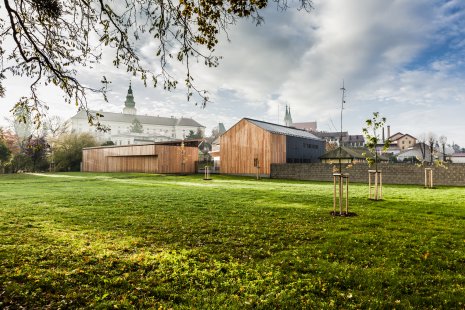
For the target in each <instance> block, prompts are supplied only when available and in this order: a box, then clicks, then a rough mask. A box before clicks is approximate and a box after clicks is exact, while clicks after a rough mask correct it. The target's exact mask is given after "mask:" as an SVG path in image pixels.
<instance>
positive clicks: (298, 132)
mask: <svg viewBox="0 0 465 310" xmlns="http://www.w3.org/2000/svg"><path fill="white" fill-rule="evenodd" d="M244 119H245V120H247V121H249V122H251V123H252V124H254V125H256V126H258V127H260V128H262V129H264V130H266V131H268V132H271V133H275V134H278V135H285V136H293V137H299V138H307V139H313V140H318V141H322V139H320V138H318V137H317V136H315V135H313V134H312V133H310V132H308V131H306V130H302V129H297V128H293V127H286V126H282V125H278V124H273V123H268V122H263V121H258V120H255V119H251V118H244Z"/></svg>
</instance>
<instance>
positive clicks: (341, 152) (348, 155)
mask: <svg viewBox="0 0 465 310" xmlns="http://www.w3.org/2000/svg"><path fill="white" fill-rule="evenodd" d="M363 153H366V154H367V155H370V152H369V151H368V149H366V148H360V147H357V148H352V147H345V146H340V147H338V148H336V149H334V150H332V151H329V152H327V153H325V154H323V155H322V156H320V159H366V156H364V155H362V154H363ZM368 157H372V156H368ZM378 160H380V161H388V158H386V157H385V156H383V155H378Z"/></svg>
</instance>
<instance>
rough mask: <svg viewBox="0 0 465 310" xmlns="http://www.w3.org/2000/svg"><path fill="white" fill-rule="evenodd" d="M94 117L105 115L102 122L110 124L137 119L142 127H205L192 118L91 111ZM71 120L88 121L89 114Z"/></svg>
mask: <svg viewBox="0 0 465 310" xmlns="http://www.w3.org/2000/svg"><path fill="white" fill-rule="evenodd" d="M90 113H91V114H92V115H95V114H96V113H100V114H102V115H103V117H102V118H101V120H102V121H109V122H123V123H131V122H132V121H133V120H134V119H135V118H137V119H138V120H139V122H140V123H141V124H142V125H145V124H148V125H163V126H192V127H205V126H203V125H201V124H199V123H198V122H197V121H195V120H193V119H192V118H185V117H181V118H175V117H159V116H149V115H132V114H124V113H113V112H100V111H99V112H97V111H91V112H90ZM71 119H87V114H86V112H85V111H79V112H78V113H77V114H76V115H74V116H73V117H71Z"/></svg>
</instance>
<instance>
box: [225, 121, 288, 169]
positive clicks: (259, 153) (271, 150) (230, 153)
mask: <svg viewBox="0 0 465 310" xmlns="http://www.w3.org/2000/svg"><path fill="white" fill-rule="evenodd" d="M220 145H221V148H220V156H221V157H220V158H221V164H220V165H221V168H220V171H221V173H225V174H255V173H257V169H256V168H255V167H254V158H258V160H259V162H260V174H267V175H269V174H270V173H271V170H270V166H271V164H272V163H285V162H286V137H285V136H283V135H277V134H272V133H270V132H268V131H266V130H264V129H262V128H260V127H258V126H256V125H254V124H252V123H250V122H249V121H247V120H244V119H243V120H241V121H240V122H239V123H237V124H236V125H234V126H233V127H232V128H231V129H229V130H228V131H227V132H225V133H224V134H223V135H222V136H221V138H220Z"/></svg>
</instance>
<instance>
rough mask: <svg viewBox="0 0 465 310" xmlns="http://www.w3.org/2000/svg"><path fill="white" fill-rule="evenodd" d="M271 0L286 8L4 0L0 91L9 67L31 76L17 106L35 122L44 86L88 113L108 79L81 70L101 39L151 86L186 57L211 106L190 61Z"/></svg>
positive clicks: (188, 81)
mask: <svg viewBox="0 0 465 310" xmlns="http://www.w3.org/2000/svg"><path fill="white" fill-rule="evenodd" d="M295 2H297V3H298V7H299V8H301V9H305V10H307V11H309V10H310V9H311V8H312V1H311V0H295ZM270 3H275V4H277V6H278V7H280V8H282V9H286V8H287V7H288V0H244V1H236V0H224V1H200V0H179V1H172V0H157V1H153V0H125V1H110V0H4V1H3V4H0V16H6V19H5V20H1V21H0V42H1V43H0V58H1V59H0V95H3V94H4V91H5V90H4V88H3V87H2V86H1V80H2V79H5V78H6V75H5V73H6V72H9V73H12V74H13V75H21V76H22V75H24V76H27V77H29V78H30V79H32V80H33V82H32V84H31V87H30V90H31V92H30V94H29V96H25V97H22V98H20V100H19V102H18V103H17V105H16V108H17V109H21V108H22V109H26V110H27V111H30V112H32V113H33V115H34V119H35V122H39V121H40V117H41V115H42V113H44V108H45V107H46V103H45V102H44V101H42V100H41V99H40V98H39V95H38V91H37V90H38V87H39V85H48V84H53V85H56V86H57V87H59V88H61V90H62V91H63V93H64V97H65V101H66V102H68V103H72V104H75V105H76V106H77V107H78V109H83V110H85V111H87V112H89V111H88V108H87V101H86V93H87V92H89V91H91V92H103V93H105V90H106V87H107V85H108V83H109V81H108V80H107V78H106V77H105V76H103V77H102V85H101V86H100V87H90V86H86V85H85V84H83V83H82V82H81V81H80V80H79V79H78V75H77V73H78V72H79V70H80V69H82V68H83V67H86V66H90V67H93V66H95V64H96V63H98V62H99V61H100V60H101V57H102V45H103V46H106V47H108V49H111V50H112V51H114V55H113V64H114V65H115V66H116V67H120V66H122V67H124V68H125V69H126V70H127V71H128V72H129V73H130V74H132V75H138V76H140V78H141V79H142V80H143V82H144V83H145V84H146V85H147V84H148V83H150V84H152V85H153V86H155V87H156V86H157V85H158V84H159V83H161V84H162V86H163V88H164V89H167V90H171V89H173V88H175V87H176V86H177V84H178V81H177V80H176V79H175V78H174V77H173V76H172V75H171V72H170V71H169V70H168V69H169V64H170V62H172V61H179V62H181V63H183V64H184V66H185V68H186V76H185V79H184V83H185V85H186V87H187V98H188V99H189V98H191V97H192V95H193V94H197V95H199V96H200V99H201V100H200V103H199V104H201V105H205V104H206V102H207V101H208V94H207V92H206V91H203V90H199V89H197V88H196V86H195V85H194V78H193V76H192V74H191V72H190V63H191V62H192V61H196V62H202V63H204V64H205V65H206V66H209V67H215V66H217V65H218V61H219V57H218V56H216V55H214V51H215V47H216V45H217V44H218V41H219V37H220V34H221V33H224V32H226V31H227V29H228V27H229V26H230V25H232V24H234V23H235V22H236V20H237V19H239V18H250V19H252V20H253V21H254V22H256V23H257V24H260V23H261V22H262V20H263V18H262V16H261V15H260V10H262V9H264V8H265V7H267V6H268V5H269V4H270ZM139 39H150V40H152V42H153V44H152V46H153V47H154V50H153V51H152V53H153V56H155V57H156V58H157V59H158V61H159V66H158V68H159V69H158V71H155V72H154V71H152V70H151V69H149V68H150V67H151V65H150V64H147V63H145V62H144V61H143V59H142V58H141V57H140V51H139V50H138V48H137V47H136V46H137V45H136V44H135V41H137V40H139ZM5 42H7V43H5ZM11 46H12V48H11ZM3 60H5V61H3ZM98 116H99V114H97V116H93V115H91V114H90V113H88V117H89V122H90V123H95V124H97V126H100V127H102V126H101V125H100V123H99V121H98Z"/></svg>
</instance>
